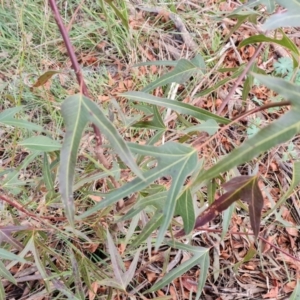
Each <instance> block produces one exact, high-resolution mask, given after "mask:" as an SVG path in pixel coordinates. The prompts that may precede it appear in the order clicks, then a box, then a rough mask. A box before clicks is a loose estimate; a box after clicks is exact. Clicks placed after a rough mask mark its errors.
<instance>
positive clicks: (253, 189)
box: [176, 176, 264, 237]
mask: <svg viewBox="0 0 300 300" xmlns="http://www.w3.org/2000/svg"><path fill="white" fill-rule="evenodd" d="M222 187H223V188H224V189H225V190H227V192H226V193H225V194H223V195H222V196H221V197H219V198H218V199H217V200H215V201H214V202H213V203H212V204H211V205H210V206H209V207H208V208H207V209H206V210H205V211H204V212H203V213H202V214H201V215H200V216H199V217H198V218H197V220H196V223H195V228H197V227H200V226H203V225H205V224H206V223H208V222H210V221H212V220H213V219H214V218H215V217H216V216H217V215H218V214H219V213H220V212H222V211H224V210H225V209H227V208H228V207H229V206H230V205H231V204H232V203H234V202H235V201H237V200H239V199H241V200H243V201H245V202H247V203H248V204H249V215H250V223H251V227H252V229H253V232H254V235H255V236H256V237H257V236H258V233H259V227H260V220H261V211H262V208H263V203H264V201H263V196H262V194H261V191H260V189H259V187H258V183H257V177H256V176H238V177H235V178H233V179H231V180H230V181H228V182H226V183H224V184H223V185H222ZM182 235H184V230H181V231H179V232H178V233H177V234H176V237H179V236H182Z"/></svg>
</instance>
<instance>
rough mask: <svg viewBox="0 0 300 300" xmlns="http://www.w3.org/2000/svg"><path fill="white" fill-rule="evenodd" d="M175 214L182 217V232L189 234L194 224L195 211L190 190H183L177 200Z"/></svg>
mask: <svg viewBox="0 0 300 300" xmlns="http://www.w3.org/2000/svg"><path fill="white" fill-rule="evenodd" d="M175 214H176V215H177V214H178V215H180V216H181V217H182V221H183V226H184V231H185V232H186V234H188V233H190V232H191V231H192V230H193V228H194V224H195V210H194V205H193V197H192V194H191V190H190V189H186V190H184V192H183V193H182V194H181V195H180V196H179V198H178V200H177V205H176V209H175Z"/></svg>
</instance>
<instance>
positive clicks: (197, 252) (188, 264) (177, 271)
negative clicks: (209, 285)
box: [145, 242, 209, 293]
mask: <svg viewBox="0 0 300 300" xmlns="http://www.w3.org/2000/svg"><path fill="white" fill-rule="evenodd" d="M168 244H169V245H170V246H171V247H174V248H177V249H181V248H182V247H180V243H176V242H175V243H173V242H172V243H168ZM183 248H186V247H183ZM192 248H193V249H192V253H193V254H194V256H193V257H192V258H191V259H189V260H187V261H185V262H184V263H182V264H180V265H179V266H177V267H176V268H174V269H173V270H172V271H171V272H169V273H168V274H166V275H164V277H163V278H161V279H160V280H158V281H157V282H156V283H155V284H154V285H153V286H152V287H151V288H150V289H149V290H147V291H146V292H145V293H151V292H154V291H157V290H159V289H161V288H163V287H164V286H166V285H168V284H169V283H170V282H172V281H173V280H174V279H175V278H178V277H180V276H181V275H182V274H184V273H185V272H187V271H188V270H190V269H191V268H193V267H194V266H196V265H198V264H199V263H200V264H201V262H202V260H205V263H204V264H203V266H204V269H206V270H202V269H201V274H202V271H207V256H208V252H209V249H206V248H201V247H192ZM189 251H190V250H189ZM201 276H203V278H204V276H207V273H204V274H202V275H201ZM205 279H206V278H205ZM203 281H204V282H205V280H203V279H202V280H201V282H200V283H201V286H202V285H203ZM201 286H200V288H201ZM198 287H199V286H198Z"/></svg>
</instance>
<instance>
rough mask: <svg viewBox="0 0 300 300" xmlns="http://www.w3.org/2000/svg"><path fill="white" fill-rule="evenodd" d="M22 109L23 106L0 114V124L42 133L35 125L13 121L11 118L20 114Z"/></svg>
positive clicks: (23, 121) (41, 129) (41, 128)
mask: <svg viewBox="0 0 300 300" xmlns="http://www.w3.org/2000/svg"><path fill="white" fill-rule="evenodd" d="M23 108H24V107H23V106H17V107H13V108H8V109H6V110H5V111H3V112H2V113H0V123H2V124H5V125H8V126H15V127H20V128H24V129H28V130H36V131H43V130H44V129H43V127H42V126H39V125H36V124H34V123H31V122H28V121H25V120H19V119H15V118H14V117H13V116H14V115H15V114H16V113H18V112H20V111H21V110H22V109H23Z"/></svg>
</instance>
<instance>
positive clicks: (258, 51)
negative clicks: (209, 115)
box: [218, 44, 263, 115]
mask: <svg viewBox="0 0 300 300" xmlns="http://www.w3.org/2000/svg"><path fill="white" fill-rule="evenodd" d="M262 48H263V44H260V45H259V46H258V48H257V49H256V51H255V53H254V54H253V56H252V57H251V59H250V61H249V62H248V64H247V66H246V67H245V69H244V71H243V72H242V74H241V75H240V76H239V78H238V79H237V80H236V82H235V84H234V86H233V87H232V88H231V90H230V92H229V93H228V95H227V96H226V98H225V99H224V101H223V102H222V104H221V106H220V108H219V109H218V115H220V114H221V112H222V111H223V109H224V108H225V106H226V105H227V104H228V102H229V101H230V99H231V98H232V96H233V94H234V93H235V91H236V89H237V87H238V86H239V85H240V84H241V82H242V80H243V79H244V77H245V76H246V74H247V73H248V71H249V70H250V68H251V66H252V64H253V63H254V61H255V59H256V58H257V56H258V55H259V53H260V52H261V50H262Z"/></svg>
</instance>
